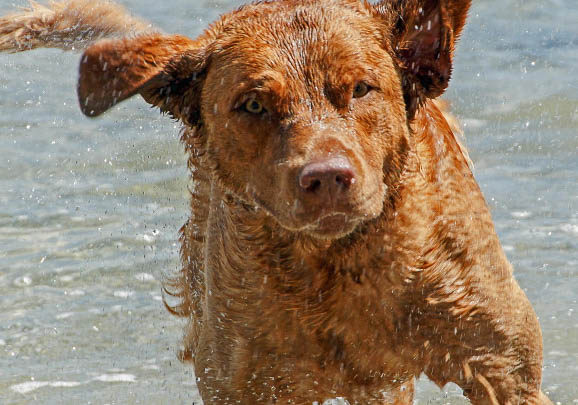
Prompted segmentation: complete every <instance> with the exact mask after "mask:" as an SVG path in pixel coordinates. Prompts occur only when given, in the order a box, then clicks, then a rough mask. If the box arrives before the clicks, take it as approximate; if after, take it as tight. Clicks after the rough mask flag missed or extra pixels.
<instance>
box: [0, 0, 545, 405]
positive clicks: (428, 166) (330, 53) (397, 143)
mask: <svg viewBox="0 0 578 405" xmlns="http://www.w3.org/2000/svg"><path fill="white" fill-rule="evenodd" d="M67 4H68V5H66V6H63V5H59V7H61V8H60V9H58V10H57V12H53V15H52V16H51V17H50V18H52V19H53V20H55V21H56V22H62V21H63V19H64V17H62V16H61V17H58V16H56V17H55V15H56V14H57V13H60V15H64V14H63V13H66V10H67V8H66V7H68V9H70V10H76V11H74V12H69V14H68V17H67V18H69V19H70V20H72V21H73V20H74V19H75V18H77V20H79V21H80V22H81V23H78V24H76V25H74V24H70V23H63V24H60V25H59V24H57V23H53V24H52V25H48V24H45V23H44V26H43V25H42V23H38V24H37V25H38V26H37V27H33V29H32V30H30V29H29V30H28V31H27V29H28V28H30V27H29V26H30V25H31V24H28V26H26V27H25V25H24V24H20V25H18V24H16V25H17V27H16V28H18V27H19V28H20V31H18V29H15V28H14V27H12V28H7V26H8V24H7V23H6V20H4V25H2V23H1V22H0V35H1V36H0V46H3V49H5V50H6V49H8V50H21V49H26V48H29V47H34V46H59V47H63V48H66V47H70V41H76V42H75V43H76V44H77V45H78V44H80V45H83V44H86V43H88V42H90V40H92V39H94V38H96V37H101V36H108V35H123V34H126V33H132V32H133V31H134V30H135V29H136V30H137V31H138V30H139V29H144V28H143V27H146V25H141V23H140V22H138V21H136V20H134V19H132V18H128V17H126V16H125V17H122V18H126V21H127V24H126V25H123V24H122V23H120V24H119V23H118V21H121V22H122V21H123V20H122V18H121V19H120V20H118V18H119V14H118V13H120V11H118V9H115V10H117V11H113V12H110V13H108V14H110V15H114V16H115V20H114V21H112V20H111V19H110V18H109V17H106V15H108V14H107V13H106V12H104V11H103V10H105V9H106V7H112V6H111V5H110V4H107V3H97V4H96V5H94V4H93V5H91V6H90V7H89V6H88V5H87V4H89V3H87V2H86V1H85V2H78V1H73V2H70V3H67ZM469 4H470V1H469V0H405V1H404V0H385V1H382V2H380V3H378V4H376V5H372V4H369V3H365V2H361V1H358V0H301V1H298V0H279V1H273V2H262V3H256V4H253V5H248V6H246V7H243V8H241V9H239V10H237V11H234V12H232V13H230V14H227V15H225V16H223V17H222V18H221V19H220V20H218V21H217V22H216V23H214V24H213V25H212V26H211V27H209V29H208V30H207V31H206V32H205V33H204V34H202V35H201V36H200V37H199V38H197V39H195V40H191V39H188V38H186V37H182V36H168V35H163V34H155V33H149V34H146V35H140V36H136V37H135V36H132V37H130V38H129V39H117V40H105V41H103V42H99V43H97V44H95V45H92V46H91V47H89V48H88V49H87V50H86V52H85V54H84V55H83V57H82V60H81V64H80V80H79V87H78V90H79V99H80V105H81V108H82V110H83V112H85V113H86V114H87V115H90V116H96V115H99V114H100V113H102V112H104V111H105V110H107V109H108V108H109V107H111V106H113V105H114V104H116V103H118V102H119V101H122V100H123V99H126V98H128V97H131V96H133V95H135V94H140V95H142V96H143V97H144V98H145V100H147V101H148V102H149V103H151V104H153V105H156V106H158V107H159V108H160V109H161V110H162V111H165V112H168V113H169V114H171V115H172V116H173V117H176V118H178V119H180V120H181V121H182V122H183V123H184V124H185V127H186V129H185V131H184V135H183V138H182V139H183V142H184V144H185V147H186V148H187V151H188V152H189V153H190V159H189V166H190V168H191V171H192V175H193V179H194V181H195V187H194V191H193V194H192V199H191V210H192V213H191V218H190V220H189V221H188V222H187V223H186V224H185V225H184V226H183V228H182V259H183V269H182V272H181V275H180V278H178V279H177V280H175V281H174V282H173V283H170V285H169V286H168V287H169V290H170V291H172V292H173V294H174V295H176V296H177V297H179V298H180V299H181V303H180V305H178V306H176V307H174V308H172V309H171V310H172V311H173V312H174V313H176V314H178V315H181V316H184V317H188V318H189V319H190V325H189V327H188V332H187V334H186V338H185V349H184V351H183V358H185V359H190V360H192V361H193V363H194V365H195V370H196V375H197V378H198V381H199V382H198V385H199V388H200V391H201V394H202V397H203V401H204V403H205V404H206V405H208V404H258V403H265V404H272V403H276V404H311V403H314V402H315V401H318V402H322V401H323V400H325V399H328V398H333V397H343V398H345V399H346V400H347V401H349V403H351V404H392V403H395V404H410V403H411V402H412V396H413V379H414V377H416V376H418V375H419V374H420V373H422V372H423V373H425V374H426V375H427V376H429V377H430V378H431V379H432V380H433V381H435V382H436V383H438V384H439V385H444V384H446V383H447V382H455V383H457V384H458V385H460V386H461V387H462V388H463V389H464V392H465V394H466V395H467V396H468V398H469V399H470V400H471V401H472V403H475V404H493V405H496V404H510V405H513V404H548V403H550V401H549V400H548V399H547V398H546V397H545V396H544V395H543V394H541V392H540V384H541V365H542V343H541V335H540V327H539V325H538V322H537V319H536V316H535V314H534V312H533V310H532V308H531V306H530V304H529V302H528V300H527V299H526V297H525V295H524V293H523V292H522V291H521V289H520V288H519V287H518V285H517V283H516V281H515V280H514V278H513V276H512V269H511V266H510V264H509V263H508V261H507V260H506V257H505V256H504V253H503V251H502V249H501V247H500V244H499V241H498V238H497V237H496V234H495V231H494V227H493V225H492V221H491V218H490V213H489V211H488V208H487V206H486V203H485V202H484V199H483V197H482V194H481V192H480V190H479V188H478V186H477V184H476V182H475V180H474V177H473V176H472V173H471V171H470V168H469V166H468V164H467V158H466V157H465V156H464V154H463V152H462V149H461V147H460V145H459V143H458V142H457V141H456V139H455V137H454V135H453V133H452V130H451V127H450V125H449V124H448V122H447V121H446V119H445V117H444V115H443V113H442V111H440V108H439V105H438V104H437V103H436V102H435V101H433V99H434V98H436V97H438V96H440V95H441V94H442V93H443V92H444V90H445V89H446V87H447V85H448V81H449V78H450V73H451V69H452V55H453V51H454V44H455V41H456V39H457V38H458V36H459V34H460V32H461V30H462V27H463V25H464V22H465V17H466V14H467V11H468V7H469ZM89 9H90V10H92V11H90V10H89ZM95 9H97V10H100V11H101V13H100V14H98V15H99V16H103V15H104V16H105V17H101V18H100V19H99V20H96V19H95V18H93V17H91V16H93V15H94V10H95ZM62 10H64V11H62ZM55 13H56V14H55ZM32 14H33V13H30V14H29V15H28V17H29V18H32V17H33V16H32ZM22 18H23V19H25V18H24V17H22ZM111 21H112V22H111ZM135 21H136V22H135ZM13 25H14V24H13ZM61 26H64V28H62V27H61ZM66 26H68V28H69V30H73V31H74V30H76V35H71V34H70V33H67V32H65V31H64V29H65V28H66ZM55 27H56V28H55ZM79 27H81V28H82V27H85V28H86V27H88V28H87V29H84V30H82V29H81V28H79ZM135 27H136V28H135ZM146 29H147V30H148V28H146ZM59 30H61V31H59ZM39 38H40V39H39ZM66 38H68V40H69V42H67V41H66ZM59 44H62V45H59Z"/></svg>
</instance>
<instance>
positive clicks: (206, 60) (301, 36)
mask: <svg viewBox="0 0 578 405" xmlns="http://www.w3.org/2000/svg"><path fill="white" fill-rule="evenodd" d="M319 3H323V5H322V6H320V4H319ZM439 3H440V1H434V0H411V1H406V2H399V1H397V2H393V1H392V2H384V3H382V4H379V5H377V6H372V5H369V4H367V3H361V2H358V1H356V0H325V1H291V0H286V1H277V2H270V3H258V4H254V5H251V6H248V7H245V8H243V9H241V10H238V11H236V12H234V13H231V14H229V15H226V16H224V17H223V18H222V19H221V20H220V21H218V22H217V23H216V24H215V25H213V26H212V27H211V28H210V29H209V30H208V31H207V32H206V33H205V34H204V35H203V36H201V37H200V38H199V39H198V40H196V41H191V40H188V39H186V38H184V37H164V36H153V37H147V38H137V39H134V40H126V41H122V42H119V41H116V42H110V41H109V42H106V43H102V44H97V45H95V46H94V47H93V48H91V49H89V50H88V51H87V53H86V54H85V57H84V61H83V62H84V63H83V64H81V80H80V85H79V94H80V98H81V106H83V108H84V111H85V112H86V113H88V114H89V115H96V114H98V113H99V112H102V111H104V110H105V109H106V108H108V107H110V106H111V105H113V104H114V103H116V102H117V101H118V100H121V99H124V98H126V97H129V96H131V95H132V94H135V93H140V94H142V95H143V96H144V97H145V99H147V101H149V102H151V103H153V104H155V105H158V106H159V107H161V109H163V110H165V111H169V112H170V113H171V114H173V115H174V116H175V117H177V118H180V119H182V120H183V121H184V122H185V124H187V125H190V126H196V127H199V128H200V129H199V130H200V131H203V134H204V136H206V142H205V147H206V151H205V152H206V153H207V156H208V158H209V162H210V163H211V166H212V167H213V168H214V175H215V176H216V178H217V180H218V183H219V184H220V185H221V186H222V187H223V188H224V191H225V192H227V193H231V194H233V195H234V196H235V197H237V198H239V199H241V200H242V201H244V202H246V203H249V204H252V205H255V206H257V207H259V208H262V209H264V210H265V211H267V212H268V213H269V214H270V215H272V216H273V217H274V218H275V219H276V220H277V221H278V223H279V224H280V225H281V226H282V227H284V228H286V229H288V230H291V231H295V232H305V233H307V234H310V235H313V236H315V237H320V238H329V239H334V238H338V237H341V236H344V235H346V234H348V233H350V232H351V231H353V230H354V229H355V228H356V226H357V225H358V224H360V223H361V222H364V221H368V220H371V219H373V218H375V217H377V216H379V215H380V214H381V212H382V210H383V207H384V201H385V199H386V198H387V196H388V193H389V192H391V190H393V189H395V188H396V186H397V183H398V182H399V180H400V174H401V172H402V171H403V168H404V165H405V163H406V160H407V156H408V153H409V150H410V142H411V140H410V133H409V130H408V118H409V119H411V118H412V114H413V111H415V108H417V106H418V105H419V103H420V101H421V100H423V99H424V98H427V97H436V96H438V95H439V94H441V92H443V90H444V89H445V87H446V86H447V81H448V79H449V74H450V68H451V52H452V49H453V40H454V38H455V36H457V34H458V33H459V30H461V25H463V21H462V20H463V18H464V17H465V12H466V10H467V4H466V3H468V1H459V0H447V1H446V2H445V3H456V4H464V6H463V7H462V8H464V10H461V9H460V10H457V8H458V7H457V6H455V7H454V8H456V10H455V12H450V13H447V12H445V14H444V12H442V11H443V10H444V8H443V7H442V4H439ZM450 5H451V4H450ZM445 6H447V4H446V5H445ZM448 27H449V28H448ZM103 61H104V63H106V69H103ZM139 61H141V62H139ZM143 61H144V62H143ZM103 70H104V71H105V73H102V72H103ZM119 72H120V73H119ZM103 76H104V78H103ZM109 76H110V77H109ZM119 76H120V77H119ZM99 83H100V84H101V89H102V90H99V91H98V92H96V93H95V91H94V89H95V88H97V87H98V86H99ZM102 83H111V84H110V85H109V87H108V88H107V86H106V85H105V86H104V87H103V86H102ZM113 83H114V84H113ZM119 83H120V84H119ZM83 104H84V105H83Z"/></svg>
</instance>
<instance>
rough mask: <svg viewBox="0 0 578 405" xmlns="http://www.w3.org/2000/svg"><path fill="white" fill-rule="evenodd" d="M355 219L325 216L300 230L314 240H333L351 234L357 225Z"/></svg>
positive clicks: (332, 215) (337, 215)
mask: <svg viewBox="0 0 578 405" xmlns="http://www.w3.org/2000/svg"><path fill="white" fill-rule="evenodd" d="M359 223H360V221H359V219H357V218H352V217H350V216H349V215H346V214H342V213H335V214H330V215H325V216H323V217H322V218H319V219H317V220H316V221H315V222H312V223H310V224H308V225H306V226H305V227H303V228H302V229H301V231H302V232H303V233H306V234H307V235H309V236H312V237H314V238H316V239H324V240H335V239H340V238H343V237H345V236H347V235H349V234H350V233H352V232H353V231H354V230H355V228H357V226H358V225H359Z"/></svg>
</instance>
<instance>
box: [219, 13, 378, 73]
mask: <svg viewBox="0 0 578 405" xmlns="http://www.w3.org/2000/svg"><path fill="white" fill-rule="evenodd" d="M261 6H262V7H261ZM253 7H254V8H253V9H252V10H249V11H246V12H245V13H240V14H239V15H236V16H235V18H233V19H232V20H231V21H229V22H228V23H227V25H226V26H225V27H223V31H222V33H221V35H220V36H219V38H218V40H217V42H216V47H217V49H216V52H215V53H214V55H213V59H214V60H213V62H214V63H215V64H216V65H217V66H218V68H219V69H230V68H231V67H234V69H235V71H236V72H237V73H238V75H240V76H250V77H259V76H265V77H266V76H268V75H269V76H276V77H278V78H280V77H285V78H295V79H298V82H299V83H311V82H316V83H317V82H318V81H319V80H324V79H325V78H326V76H327V75H328V74H331V75H332V76H335V77H339V76H341V75H343V76H346V75H348V74H351V72H353V71H355V70H363V69H365V68H367V69H370V68H375V60H380V59H383V57H384V53H385V48H384V43H383V42H384V35H383V32H380V31H379V27H378V26H377V24H375V21H374V20H373V18H372V16H371V15H370V14H369V13H367V12H366V11H364V10H363V9H361V8H359V10H355V9H352V8H346V7H338V6H333V7H319V6H315V5H314V4H313V5H311V4H309V5H308V4H302V5H300V6H294V5H293V6H291V7H278V6H277V7H276V6H274V5H271V4H263V3H262V4H259V5H255V6H253Z"/></svg>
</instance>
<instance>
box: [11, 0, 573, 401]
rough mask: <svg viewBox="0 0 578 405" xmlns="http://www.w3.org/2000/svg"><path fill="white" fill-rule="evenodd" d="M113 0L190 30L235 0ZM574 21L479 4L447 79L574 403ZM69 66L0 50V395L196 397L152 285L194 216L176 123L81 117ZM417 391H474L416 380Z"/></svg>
mask: <svg viewBox="0 0 578 405" xmlns="http://www.w3.org/2000/svg"><path fill="white" fill-rule="evenodd" d="M123 3H124V4H126V5H127V7H128V8H129V9H131V10H133V11H134V12H135V14H138V15H141V16H143V17H145V18H146V19H148V20H150V21H152V22H153V23H154V24H155V25H157V26H160V27H161V28H163V29H164V30H165V31H167V32H175V33H183V34H187V35H190V36H195V35H197V34H198V33H199V32H200V30H201V29H202V28H203V27H205V26H206V25H207V24H208V23H209V22H210V21H212V20H213V19H214V18H215V17H216V16H217V15H218V14H220V13H222V12H224V11H227V10H230V9H232V8H233V7H235V6H237V5H239V4H240V3H241V2H240V1H233V0H221V1H198V0H196V1H184V0H167V1H166V2H157V1H153V0H138V1H137V0H130V1H123ZM14 5H23V2H22V1H20V0H18V1H16V0H0V10H4V11H5V10H8V9H12V8H13V6H14ZM577 22H578V3H577V2H576V1H575V0H526V1H522V0H519V1H513V0H474V6H473V9H472V11H471V13H470V19H469V25H468V26H467V28H466V30H465V32H464V35H463V37H462V40H461V43H460V45H459V47H458V55H457V57H456V61H455V71H454V76H453V79H452V83H451V85H450V90H449V91H448V93H447V98H448V99H449V100H450V101H451V102H452V104H453V107H454V111H455V112H456V114H457V115H458V116H459V117H460V119H461V120H462V123H463V125H464V127H465V133H466V137H467V144H468V147H469V150H470V153H471V157H472V159H473V161H474V164H475V175H476V177H477V179H478V181H479V183H480V185H481V187H482V189H483V191H484V193H485V195H486V198H487V200H488V202H489V204H490V206H491V208H492V212H493V216H494V219H495V222H496V227H497V230H498V233H499V235H500V238H501V240H502V243H503V245H504V247H505V250H506V253H507V254H508V256H509V258H510V260H511V261H512V263H513V264H514V266H515V268H516V277H517V279H518V281H519V283H520V284H521V286H522V287H523V288H524V290H525V291H526V293H527V294H528V296H529V298H530V300H531V301H532V303H533V305H534V307H535V309H536V311H537V313H538V314H539V316H540V321H541V324H542V328H543V331H544V355H545V362H544V384H543V386H544V390H545V391H547V392H549V395H550V397H551V398H552V399H553V400H554V401H555V402H558V403H560V404H572V403H578V385H577V384H576V382H577V381H578V318H577V316H576V311H577V310H578V304H577V300H578V292H577V291H578V137H577V130H576V128H577V126H578V80H577V79H576V77H578V69H577V68H576V66H578V24H577ZM77 64H78V55H75V54H69V53H63V52H61V51H57V50H37V51H34V52H30V53H24V54H15V55H6V54H2V55H0V145H1V146H0V148H1V149H0V152H1V155H0V156H1V157H0V207H1V208H0V309H1V310H0V398H1V399H0V402H1V403H2V404H28V403H38V404H84V403H87V404H88V403H90V404H180V403H182V404H191V403H197V404H199V403H200V400H199V397H198V393H197V391H196V388H195V384H194V375H193V370H192V369H191V368H190V367H189V366H186V365H182V364H181V363H179V361H178V360H177V359H176V352H177V350H178V348H179V342H180V339H181V334H182V322H181V321H180V320H178V319H176V318H174V317H171V316H169V315H168V313H167V312H166V311H165V309H164V308H163V305H162V302H161V292H160V291H161V290H160V280H161V279H162V277H163V275H164V274H166V273H171V272H174V271H175V270H176V269H178V242H177V238H178V234H177V229H178V228H179V227H180V225H181V224H182V223H183V222H184V221H185V218H186V215H187V192H186V186H187V173H186V168H185V156H184V154H183V150H182V148H181V146H180V145H179V142H178V132H179V125H178V124H176V123H174V122H172V121H171V120H169V119H168V118H166V117H162V116H160V114H158V112H157V111H155V110H151V109H150V108H149V107H148V106H147V105H146V104H145V103H144V102H143V101H142V100H137V99H135V100H131V101H129V102H126V103H123V104H121V105H120V106H118V107H115V108H113V110H112V111H110V112H109V113H107V114H106V115H105V116H104V117H102V118H99V119H96V120H90V119H87V118H85V117H84V116H82V114H81V113H80V111H79V109H78V106H77V103H76V95H75V85H76V72H77ZM416 403H419V404H465V403H466V401H465V400H464V399H463V397H462V396H461V393H460V390H459V389H458V388H457V387H455V386H449V387H447V388H446V390H445V391H443V392H440V391H439V390H438V389H437V388H436V387H435V386H433V385H432V384H431V383H429V382H427V381H422V382H420V384H419V386H418V394H417V399H416Z"/></svg>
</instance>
